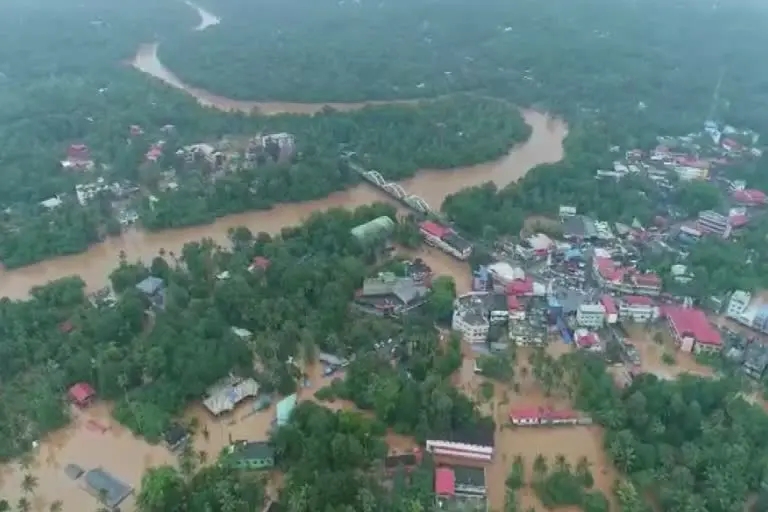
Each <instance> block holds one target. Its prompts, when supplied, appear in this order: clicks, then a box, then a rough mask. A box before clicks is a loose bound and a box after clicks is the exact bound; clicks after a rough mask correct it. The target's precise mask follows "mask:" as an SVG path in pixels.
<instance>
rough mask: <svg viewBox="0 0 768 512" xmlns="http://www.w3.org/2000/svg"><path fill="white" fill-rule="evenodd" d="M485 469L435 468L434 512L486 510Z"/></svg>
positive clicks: (463, 467)
mask: <svg viewBox="0 0 768 512" xmlns="http://www.w3.org/2000/svg"><path fill="white" fill-rule="evenodd" d="M487 496H488V488H487V486H486V477H485V468H482V467H474V466H457V465H454V464H451V465H450V466H443V465H440V466H438V467H436V468H435V498H436V505H437V508H436V509H435V510H488V506H487Z"/></svg>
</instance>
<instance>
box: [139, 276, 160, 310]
mask: <svg viewBox="0 0 768 512" xmlns="http://www.w3.org/2000/svg"><path fill="white" fill-rule="evenodd" d="M136 288H137V289H138V290H139V291H140V292H141V293H142V294H143V295H144V296H145V297H147V299H149V302H150V303H151V304H152V306H153V307H155V308H158V309H163V308H164V307H165V281H163V280H162V279H160V278H159V277H155V276H149V277H148V278H146V279H144V280H143V281H141V282H140V283H139V284H137V285H136Z"/></svg>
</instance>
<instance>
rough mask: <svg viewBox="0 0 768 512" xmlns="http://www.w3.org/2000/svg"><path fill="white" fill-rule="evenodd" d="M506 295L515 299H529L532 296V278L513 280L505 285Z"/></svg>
mask: <svg viewBox="0 0 768 512" xmlns="http://www.w3.org/2000/svg"><path fill="white" fill-rule="evenodd" d="M506 291H507V295H512V296H515V297H530V296H531V295H533V278H532V277H525V278H523V279H515V280H514V281H512V282H511V283H509V284H508V285H507V290H506Z"/></svg>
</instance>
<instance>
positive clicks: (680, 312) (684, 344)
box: [662, 306, 723, 354]
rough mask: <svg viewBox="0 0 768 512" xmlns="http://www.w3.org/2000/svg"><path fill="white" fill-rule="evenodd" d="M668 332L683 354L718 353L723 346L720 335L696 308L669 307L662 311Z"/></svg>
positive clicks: (705, 316)
mask: <svg viewBox="0 0 768 512" xmlns="http://www.w3.org/2000/svg"><path fill="white" fill-rule="evenodd" d="M662 314H663V315H664V317H665V318H666V319H667V322H668V325H669V331H670V333H671V334H672V337H673V338H674V340H675V342H676V343H677V345H678V347H679V348H680V350H682V351H684V352H694V353H697V354H698V353H700V352H718V351H720V349H721V348H722V346H723V340H722V338H721V337H720V333H719V332H718V331H717V329H715V328H714V327H713V326H712V325H711V324H710V323H709V319H708V318H707V315H705V314H704V312H703V311H701V310H699V309H696V308H686V307H681V306H669V307H665V308H663V310H662Z"/></svg>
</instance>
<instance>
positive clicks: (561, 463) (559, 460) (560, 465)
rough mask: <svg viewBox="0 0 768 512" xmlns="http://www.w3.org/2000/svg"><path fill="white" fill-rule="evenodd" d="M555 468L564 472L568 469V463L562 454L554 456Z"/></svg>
mask: <svg viewBox="0 0 768 512" xmlns="http://www.w3.org/2000/svg"><path fill="white" fill-rule="evenodd" d="M555 466H556V467H557V469H558V471H565V470H566V469H567V468H568V461H567V460H566V458H565V455H563V454H562V453H558V454H557V455H555Z"/></svg>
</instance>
